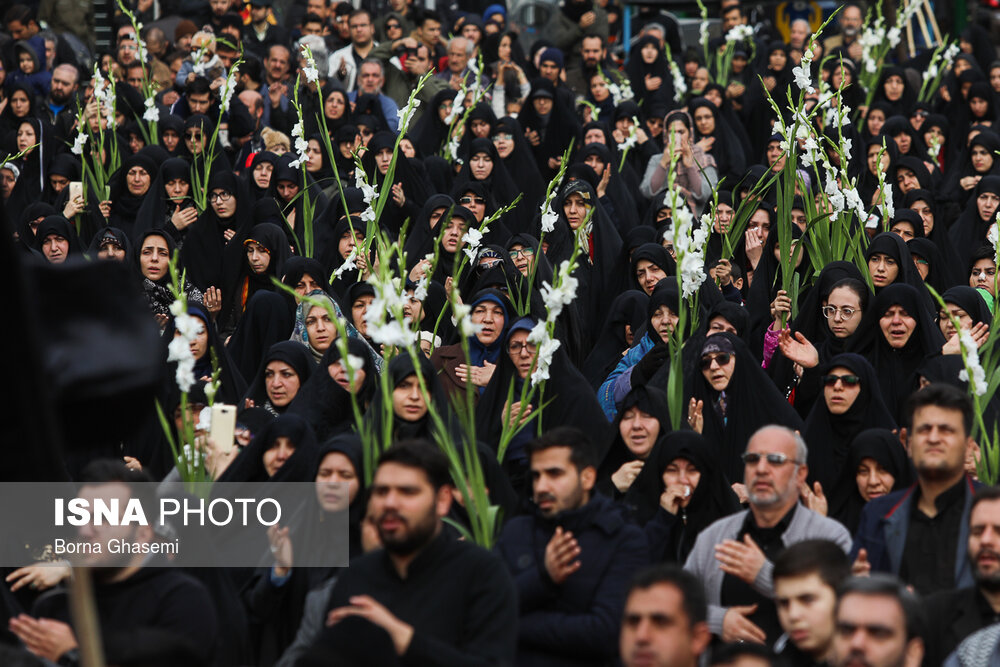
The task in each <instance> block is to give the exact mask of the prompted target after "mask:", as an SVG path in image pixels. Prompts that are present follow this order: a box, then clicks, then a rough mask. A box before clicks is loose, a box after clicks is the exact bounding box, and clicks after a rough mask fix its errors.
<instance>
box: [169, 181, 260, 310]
mask: <svg viewBox="0 0 1000 667" xmlns="http://www.w3.org/2000/svg"><path fill="white" fill-rule="evenodd" d="M207 190H208V198H207V199H208V201H207V203H208V208H206V209H205V211H204V212H202V214H201V216H199V218H198V221H197V222H196V223H194V225H193V226H192V228H191V231H190V232H188V236H187V239H185V241H184V247H183V249H182V250H181V260H182V263H183V266H184V268H185V269H187V272H188V279H189V280H190V281H191V282H192V283H194V284H195V285H196V286H197V287H198V288H199V289H207V288H208V287H209V286H210V285H215V286H218V287H224V286H226V285H227V282H226V276H230V277H235V276H236V275H237V274H238V273H239V270H240V266H241V265H242V263H243V262H244V261H245V260H244V257H243V255H244V248H243V242H244V241H246V240H247V238H248V237H249V235H250V230H251V229H252V228H253V225H254V219H253V215H252V212H253V204H252V203H251V199H250V195H249V193H248V192H247V188H246V183H245V182H244V181H243V180H242V179H240V178H239V177H237V176H236V174H234V173H232V172H231V171H229V170H227V169H219V170H213V172H212V175H211V176H209V179H208V187H207ZM226 292H227V293H228V290H226Z"/></svg>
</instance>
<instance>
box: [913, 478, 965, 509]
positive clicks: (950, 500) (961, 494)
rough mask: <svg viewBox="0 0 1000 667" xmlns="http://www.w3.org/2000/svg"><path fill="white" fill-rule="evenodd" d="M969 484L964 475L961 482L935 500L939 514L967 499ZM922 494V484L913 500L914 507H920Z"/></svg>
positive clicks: (918, 486)
mask: <svg viewBox="0 0 1000 667" xmlns="http://www.w3.org/2000/svg"><path fill="white" fill-rule="evenodd" d="M967 484H968V481H967V479H966V476H965V475H962V478H961V479H960V480H958V481H957V482H956V483H955V484H954V485H953V486H951V487H949V488H948V490H947V491H945V492H944V493H942V494H941V495H939V496H938V497H937V498H935V499H934V506H935V507H936V508H937V511H938V514H940V513H941V512H944V511H945V510H946V509H948V508H949V507H951V506H952V505H954V504H955V503H961V502H962V501H963V500H964V499H965V487H966V485H967ZM921 493H922V492H921V489H920V484H917V492H916V494H915V496H914V499H913V501H914V507H918V506H919V503H920V497H921Z"/></svg>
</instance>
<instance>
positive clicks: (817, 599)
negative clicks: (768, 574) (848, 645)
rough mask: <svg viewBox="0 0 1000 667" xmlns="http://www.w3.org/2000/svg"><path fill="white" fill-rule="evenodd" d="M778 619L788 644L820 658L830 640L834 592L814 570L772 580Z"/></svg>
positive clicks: (827, 648)
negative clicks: (786, 636)
mask: <svg viewBox="0 0 1000 667" xmlns="http://www.w3.org/2000/svg"><path fill="white" fill-rule="evenodd" d="M774 601H775V603H776V604H777V606H778V620H779V621H781V629H782V630H784V631H785V633H786V634H787V635H788V637H789V639H791V640H792V643H794V644H795V646H796V647H797V648H798V649H799V650H800V651H802V652H803V653H806V654H808V655H810V656H812V657H813V658H814V659H816V660H817V661H822V660H823V659H824V658H825V657H826V655H827V653H828V652H829V650H830V646H831V644H832V642H833V630H834V624H833V622H834V610H835V609H836V606H837V594H836V592H835V591H834V590H833V588H831V587H830V586H828V585H827V584H826V582H824V581H823V579H821V578H820V576H819V574H817V573H816V572H810V573H809V574H806V575H802V576H798V577H783V578H781V579H778V580H776V581H775V582H774Z"/></svg>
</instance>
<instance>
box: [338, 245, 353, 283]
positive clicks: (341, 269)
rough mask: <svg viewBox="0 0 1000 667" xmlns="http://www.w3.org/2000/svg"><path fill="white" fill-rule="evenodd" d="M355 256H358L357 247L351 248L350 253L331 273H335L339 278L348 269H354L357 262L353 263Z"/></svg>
mask: <svg viewBox="0 0 1000 667" xmlns="http://www.w3.org/2000/svg"><path fill="white" fill-rule="evenodd" d="M357 258H358V249H357V247H354V248H351V253H350V254H349V255H348V256H347V258H346V259H345V260H344V263H343V264H341V265H340V266H339V267H337V270H336V271H334V272H333V275H335V276H337V277H338V278H339V277H340V276H342V275H344V274H345V273H347V272H348V271H353V270H354V269H356V268H358V265H357V263H355V260H356V259H357Z"/></svg>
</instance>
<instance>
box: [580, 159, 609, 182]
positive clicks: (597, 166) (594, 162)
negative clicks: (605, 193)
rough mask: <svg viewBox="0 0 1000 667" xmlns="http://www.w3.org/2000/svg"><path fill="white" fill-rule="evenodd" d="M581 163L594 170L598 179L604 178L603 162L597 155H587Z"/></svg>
mask: <svg viewBox="0 0 1000 667" xmlns="http://www.w3.org/2000/svg"><path fill="white" fill-rule="evenodd" d="M583 163H584V164H585V165H587V166H588V167H590V168H591V169H593V170H594V173H595V174H597V177H598V178H601V177H602V176H604V166H605V165H604V161H603V160H602V159H601V156H599V155H588V156H587V157H586V158H584V160H583Z"/></svg>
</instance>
